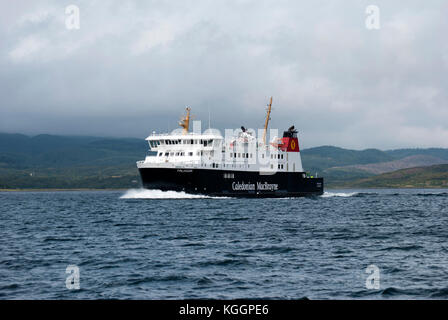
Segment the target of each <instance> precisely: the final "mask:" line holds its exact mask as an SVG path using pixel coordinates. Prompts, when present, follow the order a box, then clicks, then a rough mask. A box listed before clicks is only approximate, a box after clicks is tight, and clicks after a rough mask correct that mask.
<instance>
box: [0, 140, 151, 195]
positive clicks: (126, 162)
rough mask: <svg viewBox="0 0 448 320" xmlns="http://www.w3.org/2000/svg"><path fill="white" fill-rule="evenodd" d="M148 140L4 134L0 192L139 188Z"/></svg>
mask: <svg viewBox="0 0 448 320" xmlns="http://www.w3.org/2000/svg"><path fill="white" fill-rule="evenodd" d="M148 149H149V148H148V145H147V142H146V141H145V140H144V139H135V138H103V137H71V136H55V135H38V136H34V137H28V136H25V135H21V134H5V133H0V189H2V188H3V189H6V188H114V187H115V188H118V187H121V188H126V187H132V186H138V184H139V177H138V172H137V169H136V165H135V162H136V161H137V160H139V159H143V158H144V157H145V155H146V154H147V153H148Z"/></svg>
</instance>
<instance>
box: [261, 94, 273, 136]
mask: <svg viewBox="0 0 448 320" xmlns="http://www.w3.org/2000/svg"><path fill="white" fill-rule="evenodd" d="M271 108H272V97H271V100H270V101H269V105H268V113H267V115H266V121H265V123H264V132H263V144H264V145H266V132H267V131H268V124H269V120H271Z"/></svg>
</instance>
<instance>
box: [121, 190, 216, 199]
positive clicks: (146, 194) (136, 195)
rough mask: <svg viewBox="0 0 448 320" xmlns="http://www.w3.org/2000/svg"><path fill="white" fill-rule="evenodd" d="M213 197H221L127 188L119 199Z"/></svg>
mask: <svg viewBox="0 0 448 320" xmlns="http://www.w3.org/2000/svg"><path fill="white" fill-rule="evenodd" d="M207 198H208V199H214V198H222V197H210V196H206V195H200V194H189V193H185V192H183V191H180V192H178V191H162V190H149V189H129V190H128V191H126V193H125V194H123V195H122V196H121V197H120V199H207Z"/></svg>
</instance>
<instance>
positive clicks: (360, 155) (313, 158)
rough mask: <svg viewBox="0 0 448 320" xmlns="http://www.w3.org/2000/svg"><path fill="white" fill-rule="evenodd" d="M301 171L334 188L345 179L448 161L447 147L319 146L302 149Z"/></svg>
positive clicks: (345, 181)
mask: <svg viewBox="0 0 448 320" xmlns="http://www.w3.org/2000/svg"><path fill="white" fill-rule="evenodd" d="M301 154H302V162H303V167H304V168H305V170H307V171H308V172H310V173H311V174H316V173H317V174H318V175H319V176H323V177H325V178H326V185H327V186H330V187H338V186H341V185H345V184H346V183H347V182H349V181H354V180H358V179H362V178H368V177H371V176H374V175H377V174H381V173H385V172H391V171H394V170H399V169H404V168H412V167H420V166H432V165H435V164H443V163H448V149H442V148H429V149H397V150H387V151H382V150H378V149H366V150H360V151H358V150H348V149H343V148H338V147H332V146H323V147H317V148H310V149H305V150H302V152H301Z"/></svg>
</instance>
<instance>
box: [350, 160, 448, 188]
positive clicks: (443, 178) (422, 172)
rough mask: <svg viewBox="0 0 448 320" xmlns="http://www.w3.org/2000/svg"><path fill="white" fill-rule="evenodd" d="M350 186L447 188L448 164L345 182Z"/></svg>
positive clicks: (403, 170)
mask: <svg viewBox="0 0 448 320" xmlns="http://www.w3.org/2000/svg"><path fill="white" fill-rule="evenodd" d="M342 186H344V187H350V188H447V187H448V164H442V165H435V166H429V167H418V168H410V169H402V170H397V171H394V172H389V173H384V174H381V175H376V176H373V177H369V178H364V179H359V180H356V181H350V182H347V183H346V184H345V185H342Z"/></svg>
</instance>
